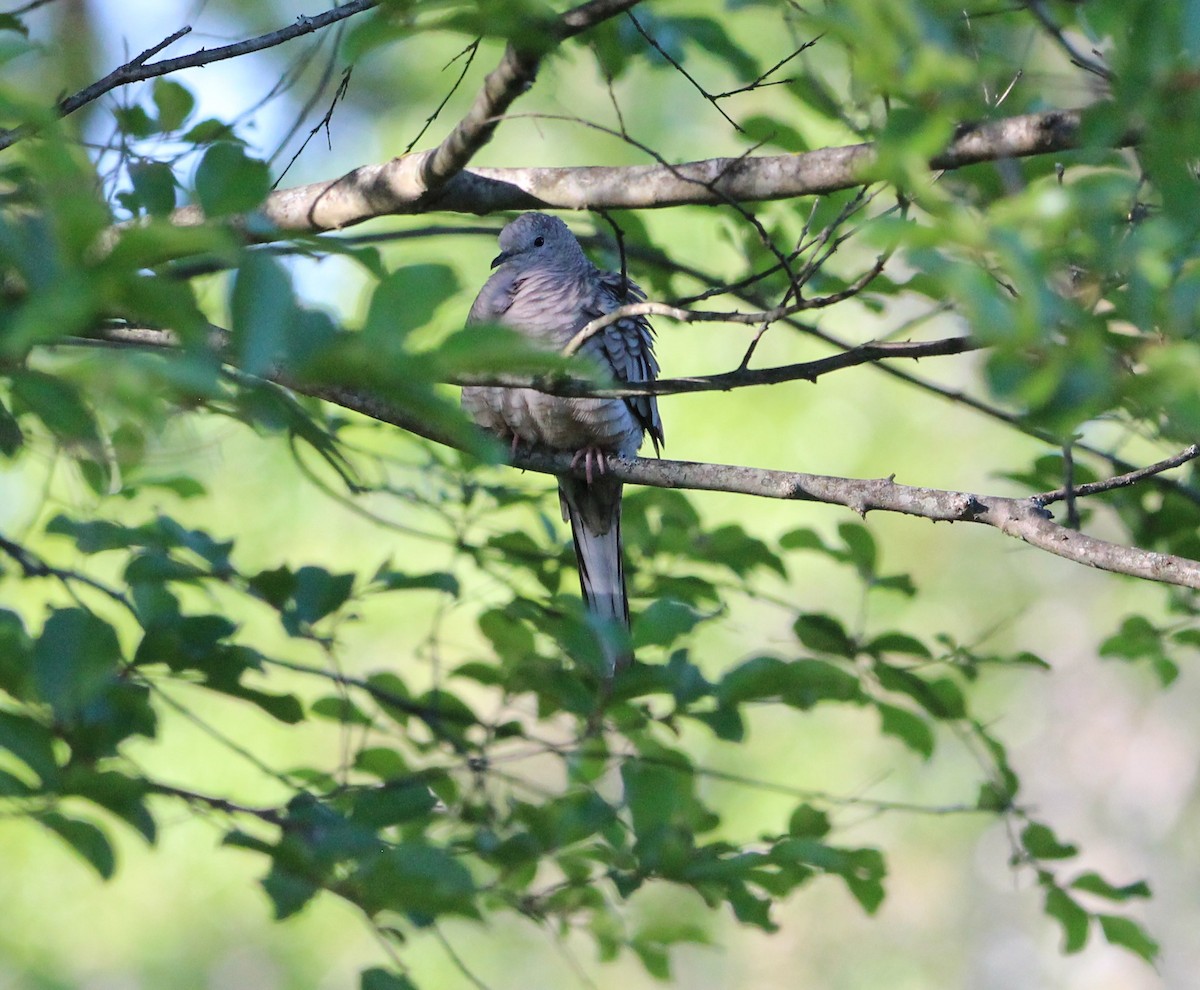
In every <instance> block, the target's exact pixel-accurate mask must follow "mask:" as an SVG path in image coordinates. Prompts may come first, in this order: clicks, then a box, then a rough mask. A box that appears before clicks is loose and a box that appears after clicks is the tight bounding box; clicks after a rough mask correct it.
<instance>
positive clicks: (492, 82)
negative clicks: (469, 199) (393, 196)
mask: <svg viewBox="0 0 1200 990" xmlns="http://www.w3.org/2000/svg"><path fill="white" fill-rule="evenodd" d="M640 2H641V0H590V2H588V3H585V4H582V5H581V6H579V7H575V8H574V9H572V10H568V11H567V12H566V13H565V14H563V15H562V16H561V17H559V18H558V19H557V20H554V21H551V22H549V23H548V24H546V25H545V29H546V32H547V34H548V35H549V39H550V40H552V41H554V42H559V41H564V40H566V39H567V38H570V37H573V36H574V35H577V34H579V33H580V32H581V31H586V30H587V29H588V28H590V27H593V26H594V25H596V24H599V23H600V22H601V21H603V20H607V19H608V18H610V17H613V16H615V15H617V14H619V13H621V12H623V11H625V10H628V9H629V8H631V7H635V6H637V4H638V3H640ZM533 29H534V30H536V26H533ZM541 58H542V55H541V53H540V52H536V51H531V50H529V49H526V48H521V47H519V46H517V45H513V44H510V45H509V46H508V47H507V48H506V49H505V50H504V57H503V58H502V59H501V60H500V64H499V65H498V66H496V68H495V69H493V70H492V71H491V72H490V73H488V76H487V78H486V79H485V80H484V81H483V89H481V90H480V91H479V93H478V94H476V96H475V102H474V103H472V104H471V109H470V110H468V111H467V115H466V116H465V117H463V119H462V120H461V121H459V123H458V125H457V126H456V127H455V128H454V130H453V131H451V132H450V133H449V134H448V135H447V136H446V138H445V140H443V141H442V143H441V144H439V145H438V146H437V147H436V148H434V149H433V150H432V151H428V152H424V153H422V154H421V155H420V156H419V158H420V159H421V163H420V170H421V180H422V183H423V184H424V187H425V188H424V194H425V196H426V197H429V196H431V195H432V194H433V193H435V192H437V190H438V189H440V188H441V187H442V186H443V185H444V184H445V183H446V182H447V181H448V180H449V179H450V178H451V177H453V176H454V175H457V174H458V173H459V172H461V171H462V169H463V167H464V166H465V165H466V164H467V162H469V161H470V160H471V159H472V158H473V157H474V155H475V153H476V152H477V151H478V150H479V149H480V148H482V147H483V146H484V145H485V144H487V142H488V141H490V140H491V137H492V133H493V132H494V131H495V130H496V126H497V124H499V123H500V118H501V117H502V116H503V114H504V111H505V110H507V109H508V108H509V107H510V106H511V105H512V103H513V101H514V100H515V99H516V98H517V97H518V96H520V95H521V94H522V93H524V92H525V91H526V90H527V89H529V87H530V86H532V85H533V80H534V78H535V77H536V76H537V71H538V66H539V65H540V64H541Z"/></svg>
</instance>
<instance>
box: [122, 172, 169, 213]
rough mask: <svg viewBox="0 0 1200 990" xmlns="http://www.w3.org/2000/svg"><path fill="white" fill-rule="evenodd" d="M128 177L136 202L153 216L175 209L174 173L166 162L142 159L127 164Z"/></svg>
mask: <svg viewBox="0 0 1200 990" xmlns="http://www.w3.org/2000/svg"><path fill="white" fill-rule="evenodd" d="M129 179H130V181H131V182H132V183H133V192H134V195H135V197H136V200H137V202H138V204H139V205H140V206H141V207H142V209H144V210H145V211H146V212H147V213H149V214H152V215H153V216H165V215H166V214H168V213H170V212H171V211H172V210H173V209H175V187H176V185H177V183H176V181H175V173H174V172H172V171H171V166H170V165H168V164H166V162H151V161H142V162H137V163H136V164H134V165H130V166H129Z"/></svg>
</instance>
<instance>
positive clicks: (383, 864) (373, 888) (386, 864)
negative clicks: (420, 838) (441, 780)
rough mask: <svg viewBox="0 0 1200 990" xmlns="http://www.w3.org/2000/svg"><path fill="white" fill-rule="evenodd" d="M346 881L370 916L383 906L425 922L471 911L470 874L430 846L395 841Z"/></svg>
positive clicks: (470, 912)
mask: <svg viewBox="0 0 1200 990" xmlns="http://www.w3.org/2000/svg"><path fill="white" fill-rule="evenodd" d="M348 882H349V883H350V884H351V885H352V886H353V887H354V888H355V889H357V890H359V891H360V893H361V899H362V904H363V906H364V908H365V909H366V910H367V911H368V913H371V914H374V913H376V912H378V911H381V910H383V909H385V908H387V909H389V910H392V911H399V912H401V913H404V914H415V915H417V916H419V917H422V918H426V919H430V918H434V917H436V916H438V915H440V914H447V913H454V914H465V915H469V916H470V915H474V914H475V913H476V908H475V882H474V881H473V880H472V879H471V874H470V873H469V872H468V871H467V869H466V867H464V866H463V865H462V863H460V862H459V861H458V860H457V859H455V858H454V857H453V856H451V855H450V854H449V853H448V852H447V851H446V850H444V849H440V848H438V847H436V846H428V845H423V844H419V843H413V842H403V843H400V844H399V845H397V846H394V847H392V848H391V849H389V850H387V851H386V852H384V853H381V854H380V855H378V856H376V857H373V858H371V859H369V860H367V861H365V862H364V863H362V864H361V865H360V866H359V868H358V869H357V870H356V871H355V872H354V873H353V874H352V875H351V877H350V879H349V881H348Z"/></svg>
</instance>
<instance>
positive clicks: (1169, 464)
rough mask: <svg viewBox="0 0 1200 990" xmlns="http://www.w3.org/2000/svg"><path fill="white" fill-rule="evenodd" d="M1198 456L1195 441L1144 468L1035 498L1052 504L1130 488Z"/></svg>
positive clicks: (1198, 446) (1042, 502) (1038, 502)
mask: <svg viewBox="0 0 1200 990" xmlns="http://www.w3.org/2000/svg"><path fill="white" fill-rule="evenodd" d="M1197 457H1200V444H1195V443H1194V444H1192V445H1191V446H1190V447H1186V448H1185V449H1183V450H1181V451H1180V452H1179V453H1178V454H1175V455H1174V456H1173V457H1167V458H1165V459H1164V460H1161V461H1158V462H1157V463H1154V464H1149V465H1147V466H1146V467H1144V468H1138V469H1137V470H1136V471H1127V472H1126V473H1125V474H1119V475H1117V476H1116V477H1115V478H1105V479H1104V480H1103V481H1092V482H1089V483H1088V484H1086V485H1071V486H1068V487H1064V488H1056V489H1055V490H1054V491H1052V492H1043V493H1042V494H1041V495H1034V496H1033V500H1034V501H1035V502H1036V503H1037V504H1038V505H1050V504H1052V503H1054V502H1061V501H1063V500H1066V499H1070V498H1083V497H1084V496H1087V495H1099V494H1100V493H1101V492H1111V491H1115V490H1116V489H1118V488H1128V487H1129V486H1130V485H1136V484H1137V483H1138V482H1139V481H1144V480H1145V479H1146V478H1152V477H1154V475H1156V474H1161V473H1162V472H1163V471H1170V470H1171V469H1172V468H1177V467H1180V466H1181V465H1183V464H1186V463H1187V462H1188V461H1194V460H1195V459H1196V458H1197Z"/></svg>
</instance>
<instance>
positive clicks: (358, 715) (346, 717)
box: [308, 694, 374, 726]
mask: <svg viewBox="0 0 1200 990" xmlns="http://www.w3.org/2000/svg"><path fill="white" fill-rule="evenodd" d="M308 710H309V712H310V713H311V714H313V715H316V716H318V717H319V718H326V719H329V720H330V721H331V722H337V723H338V724H339V725H366V726H369V725H374V721H373V720H372V718H371V716H370V715H368V714H367V713H366V712H364V711H363V710H362V709H361V708H359V707H358V705H356V704H355V703H354V702H353V701H351V700H350V699H349V698H348V697H345V696H344V695H339V694H331V695H327V696H326V697H324V698H318V699H317V700H316V701H314V702H313V703H312V704H311V705H309V706H308Z"/></svg>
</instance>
